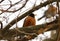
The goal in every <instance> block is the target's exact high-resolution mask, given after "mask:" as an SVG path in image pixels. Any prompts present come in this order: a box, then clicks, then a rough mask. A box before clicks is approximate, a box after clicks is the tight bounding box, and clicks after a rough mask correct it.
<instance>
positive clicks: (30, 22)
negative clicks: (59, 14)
mask: <svg viewBox="0 0 60 41" xmlns="http://www.w3.org/2000/svg"><path fill="white" fill-rule="evenodd" d="M34 25H36V19H35V15H34V14H33V13H31V14H29V15H28V16H27V17H26V19H25V20H24V23H23V27H27V26H34Z"/></svg>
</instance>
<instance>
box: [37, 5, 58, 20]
mask: <svg viewBox="0 0 60 41" xmlns="http://www.w3.org/2000/svg"><path fill="white" fill-rule="evenodd" d="M56 14H57V8H56V7H55V6H53V5H50V6H49V8H48V9H47V10H46V11H45V12H44V15H43V16H42V17H41V18H39V19H38V21H39V20H40V19H42V18H44V17H46V19H47V18H51V17H54V16H55V15H56Z"/></svg>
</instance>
